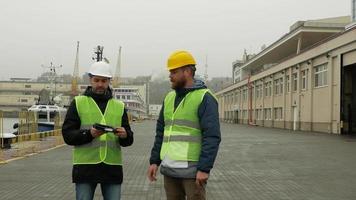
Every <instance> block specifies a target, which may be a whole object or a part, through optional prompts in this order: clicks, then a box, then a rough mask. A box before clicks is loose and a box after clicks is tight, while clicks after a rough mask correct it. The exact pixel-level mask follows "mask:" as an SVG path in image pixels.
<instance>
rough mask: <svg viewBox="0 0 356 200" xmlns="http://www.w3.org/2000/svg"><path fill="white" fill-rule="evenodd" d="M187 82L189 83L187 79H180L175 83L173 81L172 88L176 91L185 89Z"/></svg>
mask: <svg viewBox="0 0 356 200" xmlns="http://www.w3.org/2000/svg"><path fill="white" fill-rule="evenodd" d="M186 82H187V81H186V80H185V79H180V80H177V81H174V82H173V81H171V88H172V89H174V90H177V89H181V88H184V86H185V83H186Z"/></svg>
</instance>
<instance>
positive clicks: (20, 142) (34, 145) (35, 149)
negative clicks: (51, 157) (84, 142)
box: [0, 111, 64, 163]
mask: <svg viewBox="0 0 356 200" xmlns="http://www.w3.org/2000/svg"><path fill="white" fill-rule="evenodd" d="M18 119H19V124H18V132H17V135H16V137H14V138H5V137H4V134H5V133H3V132H4V131H3V130H4V127H3V126H4V124H3V112H2V111H0V145H1V146H0V147H1V149H0V163H6V161H7V160H10V159H13V158H16V157H23V156H25V155H28V154H32V153H39V152H42V151H44V150H46V149H50V148H53V147H56V146H59V145H62V144H64V141H63V138H62V132H61V129H60V127H61V123H62V122H61V120H60V117H57V118H55V119H54V121H55V130H51V131H45V132H37V122H36V118H35V116H34V113H32V112H19V118H18ZM5 142H6V143H10V145H11V148H4V147H5V145H6V144H5Z"/></svg>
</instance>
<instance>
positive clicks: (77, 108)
mask: <svg viewBox="0 0 356 200" xmlns="http://www.w3.org/2000/svg"><path fill="white" fill-rule="evenodd" d="M88 75H89V80H90V86H88V87H87V89H86V90H85V92H84V94H83V95H81V96H76V97H75V98H74V100H73V101H72V103H71V104H70V106H69V108H68V111H67V115H66V118H65V120H64V123H63V127H62V135H63V138H64V141H65V142H66V143H67V144H68V145H72V146H74V150H73V171H72V180H73V182H74V183H75V190H76V199H77V200H92V199H93V197H94V193H95V189H96V187H97V184H98V183H99V184H100V187H101V191H102V194H103V197H104V199H107V200H110V199H112V200H113V199H115V200H118V199H120V197H121V183H122V179H123V170H122V153H121V147H125V146H130V145H131V144H132V143H133V132H132V130H131V128H130V124H129V121H128V117H127V113H126V110H125V107H124V103H123V102H122V101H119V100H117V99H114V98H113V94H112V90H111V88H110V87H109V84H110V79H111V78H112V73H111V67H110V65H109V64H108V63H106V62H103V61H99V62H96V63H94V64H92V65H91V67H90V70H89V73H88ZM108 126H110V127H108Z"/></svg>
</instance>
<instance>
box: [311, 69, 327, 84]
mask: <svg viewBox="0 0 356 200" xmlns="http://www.w3.org/2000/svg"><path fill="white" fill-rule="evenodd" d="M327 74H328V68H327V65H326V64H324V65H319V66H316V67H314V83H315V87H321V86H325V85H327V83H328V81H327Z"/></svg>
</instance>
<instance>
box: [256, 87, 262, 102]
mask: <svg viewBox="0 0 356 200" xmlns="http://www.w3.org/2000/svg"><path fill="white" fill-rule="evenodd" d="M261 97H262V85H257V86H256V99H258V98H261Z"/></svg>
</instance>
